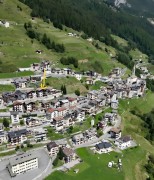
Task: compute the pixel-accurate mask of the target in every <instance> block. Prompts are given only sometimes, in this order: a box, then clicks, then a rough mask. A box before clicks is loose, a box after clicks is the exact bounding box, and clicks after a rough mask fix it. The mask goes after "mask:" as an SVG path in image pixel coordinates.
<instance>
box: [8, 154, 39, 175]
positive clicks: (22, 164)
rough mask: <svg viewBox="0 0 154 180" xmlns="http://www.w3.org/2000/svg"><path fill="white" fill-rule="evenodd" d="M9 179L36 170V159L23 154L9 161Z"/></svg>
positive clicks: (31, 155) (33, 156) (30, 155)
mask: <svg viewBox="0 0 154 180" xmlns="http://www.w3.org/2000/svg"><path fill="white" fill-rule="evenodd" d="M7 168H8V170H9V173H10V175H11V177H13V176H16V175H18V174H21V173H25V172H27V171H29V170H32V169H36V168H38V157H36V156H35V155H34V154H32V152H31V153H24V154H21V155H19V156H15V157H13V158H11V159H10V160H9V164H8V166H7Z"/></svg>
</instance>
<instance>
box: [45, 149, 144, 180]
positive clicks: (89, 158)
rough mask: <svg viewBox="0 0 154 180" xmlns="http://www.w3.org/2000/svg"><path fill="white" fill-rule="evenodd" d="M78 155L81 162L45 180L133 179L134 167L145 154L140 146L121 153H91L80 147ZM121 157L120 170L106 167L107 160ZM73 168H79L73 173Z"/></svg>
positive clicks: (115, 159) (116, 160) (116, 159)
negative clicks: (65, 171) (121, 165)
mask: <svg viewBox="0 0 154 180" xmlns="http://www.w3.org/2000/svg"><path fill="white" fill-rule="evenodd" d="M77 153H78V155H79V156H80V157H81V159H82V160H83V162H82V163H81V164H78V165H76V166H75V167H74V168H72V169H71V170H70V171H68V172H67V173H62V172H58V171H56V172H54V173H53V174H51V175H50V176H49V177H47V178H46V180H50V179H54V180H61V179H62V180H65V179H66V180H71V179H74V180H75V179H77V180H80V179H81V180H82V179H88V180H93V179H95V178H97V179H98V180H99V179H100V180H102V179H105V180H110V179H114V180H124V179H128V180H135V169H136V165H137V163H139V162H140V161H141V160H142V158H143V157H144V156H145V151H143V150H142V149H141V148H140V147H138V148H134V149H129V150H126V151H123V153H122V154H121V153H120V154H118V153H115V152H111V153H110V154H102V155H98V154H93V153H92V152H91V151H90V150H89V149H86V148H82V149H78V150H77ZM119 158H121V159H122V164H123V167H122V170H121V171H120V172H119V171H118V170H117V168H108V167H107V165H108V162H109V161H114V162H115V163H117V162H118V159H119ZM75 169H79V172H78V173H77V174H76V173H74V170H75Z"/></svg>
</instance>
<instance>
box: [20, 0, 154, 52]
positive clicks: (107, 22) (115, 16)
mask: <svg viewBox="0 0 154 180" xmlns="http://www.w3.org/2000/svg"><path fill="white" fill-rule="evenodd" d="M21 1H22V2H23V3H25V4H27V5H29V7H31V8H32V13H31V15H32V16H38V17H42V18H43V19H45V20H47V19H50V20H51V21H54V22H56V23H58V24H64V25H66V26H68V27H71V28H73V29H76V30H78V31H81V30H82V31H84V32H85V33H86V34H87V35H88V36H92V37H94V38H95V39H99V40H100V41H102V42H105V43H106V44H110V45H112V46H114V47H115V46H116V44H115V42H114V41H113V40H112V38H111V37H110V33H113V34H116V35H118V36H120V37H122V38H124V39H126V40H128V41H129V42H130V43H132V42H133V43H134V44H135V45H136V46H137V47H138V48H139V49H140V50H142V51H144V52H145V53H146V54H148V55H153V54H154V28H153V26H152V25H151V24H150V23H149V22H147V19H146V18H144V17H142V18H141V17H139V16H134V15H132V14H130V13H127V11H119V10H118V9H115V8H111V7H110V6H109V5H107V4H105V3H104V0H84V1H82V0H65V1H60V0H50V1H47V0H33V1H31V0H21ZM136 6H137V5H136Z"/></svg>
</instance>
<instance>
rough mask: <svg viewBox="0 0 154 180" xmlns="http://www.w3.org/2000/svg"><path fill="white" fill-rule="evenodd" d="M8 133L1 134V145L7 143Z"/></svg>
mask: <svg viewBox="0 0 154 180" xmlns="http://www.w3.org/2000/svg"><path fill="white" fill-rule="evenodd" d="M7 141H8V138H7V133H6V132H0V144H3V143H7Z"/></svg>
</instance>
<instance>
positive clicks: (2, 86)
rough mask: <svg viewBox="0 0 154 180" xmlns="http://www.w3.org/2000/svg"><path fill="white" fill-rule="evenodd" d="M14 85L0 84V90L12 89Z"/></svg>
mask: <svg viewBox="0 0 154 180" xmlns="http://www.w3.org/2000/svg"><path fill="white" fill-rule="evenodd" d="M14 90H15V87H14V86H13V85H0V92H1V93H2V92H6V91H14Z"/></svg>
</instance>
